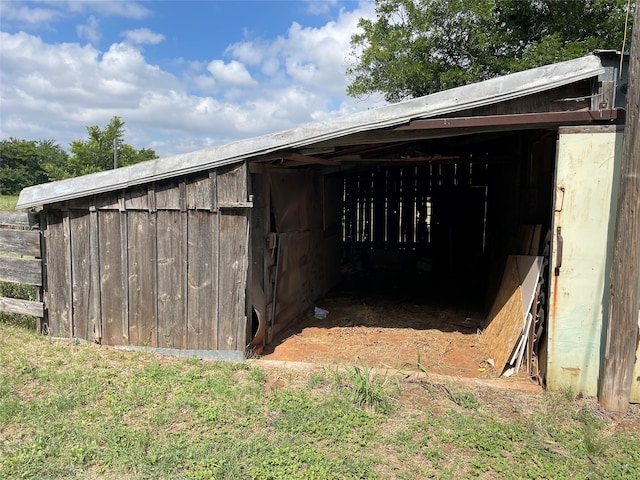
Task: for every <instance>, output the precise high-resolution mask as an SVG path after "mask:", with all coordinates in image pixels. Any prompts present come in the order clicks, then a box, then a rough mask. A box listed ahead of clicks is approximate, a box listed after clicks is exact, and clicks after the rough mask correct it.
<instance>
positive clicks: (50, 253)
mask: <svg viewBox="0 0 640 480" xmlns="http://www.w3.org/2000/svg"><path fill="white" fill-rule="evenodd" d="M69 241H70V239H69V237H68V236H67V235H66V232H65V226H64V222H63V214H62V212H61V211H59V210H53V211H50V212H49V213H48V214H47V230H46V232H45V242H46V245H47V252H46V261H47V292H46V294H45V305H46V307H47V312H48V320H49V334H50V335H52V336H54V337H65V338H70V337H71V336H72V335H73V331H72V325H71V305H72V298H71V296H70V294H69V293H70V288H69V286H68V285H69V283H70V279H71V260H70V259H69V258H68V257H67V252H68V250H67V243H68V242H69Z"/></svg>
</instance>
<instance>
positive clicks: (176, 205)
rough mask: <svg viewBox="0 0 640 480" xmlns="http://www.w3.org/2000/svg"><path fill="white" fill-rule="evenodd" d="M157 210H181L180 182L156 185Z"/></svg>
mask: <svg viewBox="0 0 640 480" xmlns="http://www.w3.org/2000/svg"><path fill="white" fill-rule="evenodd" d="M155 190H156V195H155V196H156V209H158V210H180V187H179V186H178V182H166V183H165V182H163V183H157V184H156V188H155Z"/></svg>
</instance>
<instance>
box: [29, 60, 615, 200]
mask: <svg viewBox="0 0 640 480" xmlns="http://www.w3.org/2000/svg"><path fill="white" fill-rule="evenodd" d="M603 72H604V68H603V67H602V64H601V61H600V58H598V57H597V56H595V55H588V56H586V57H581V58H578V59H574V60H568V61H566V62H560V63H555V64H552V65H546V66H543V67H538V68H534V69H531V70H525V71H522V72H517V73H513V74H510V75H505V76H502V77H497V78H493V79H490V80H486V81H484V82H479V83H474V84H470V85H465V86H462V87H458V88H453V89H450V90H445V91H442V92H437V93H434V94H432V95H427V96H424V97H419V98H415V99H412V100H408V101H405V102H401V103H396V104H392V105H386V106H383V107H379V108H377V109H372V110H366V111H363V112H359V113H355V114H352V115H348V116H345V117H341V118H337V119H334V120H329V121H327V122H324V123H315V124H307V125H303V126H301V127H297V128H294V129H291V130H286V131H283V132H277V133H272V134H268V135H263V136H260V137H254V138H249V139H245V140H240V141H237V142H233V143H229V144H226V145H221V146H217V147H209V148H206V149H202V150H197V151H195V152H190V153H185V154H180V155H175V156H171V157H165V158H160V159H157V160H150V161H146V162H142V163H139V164H135V165H131V166H128V167H122V168H118V169H115V170H108V171H104V172H98V173H94V174H90V175H84V176H82V177H76V178H71V179H67V180H60V181H56V182H52V183H45V184H41V185H35V186H32V187H28V188H25V189H23V190H22V191H21V192H20V197H19V199H18V204H17V208H28V207H33V206H37V205H47V204H50V203H57V202H63V201H67V200H72V199H75V198H81V197H86V196H90V195H96V194H100V193H105V192H108V191H114V190H121V189H124V188H127V187H130V186H134V185H140V184H144V183H149V182H153V181H158V180H163V179H167V178H171V177H178V176H182V175H188V174H191V173H195V172H197V171H201V170H205V169H210V168H215V167H220V166H224V165H229V164H233V163H236V162H239V161H243V160H246V159H250V158H251V157H254V156H258V155H264V154H267V153H272V152H274V151H277V150H281V149H285V148H286V149H291V148H299V147H303V146H308V145H311V144H314V143H318V142H322V141H327V140H331V139H334V138H338V137H342V136H346V135H350V134H353V133H358V132H363V131H369V130H374V129H379V128H387V127H392V126H397V125H401V124H404V123H407V122H409V121H410V120H413V119H419V118H429V117H435V116H441V115H447V114H450V113H454V112H458V111H463V110H467V109H471V108H476V107H482V106H485V105H490V104H493V103H498V102H504V101H508V100H512V99H515V98H520V97H524V96H527V95H532V94H535V93H540V92H543V91H546V90H550V89H553V88H556V87H559V86H562V85H567V84H570V83H574V82H578V81H581V80H585V79H588V78H592V77H596V76H597V75H600V74H601V73H603Z"/></svg>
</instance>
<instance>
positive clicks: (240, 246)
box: [217, 213, 248, 350]
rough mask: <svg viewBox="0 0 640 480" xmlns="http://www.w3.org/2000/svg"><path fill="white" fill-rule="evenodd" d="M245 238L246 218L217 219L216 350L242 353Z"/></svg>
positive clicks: (238, 216) (244, 315) (222, 216)
mask: <svg viewBox="0 0 640 480" xmlns="http://www.w3.org/2000/svg"><path fill="white" fill-rule="evenodd" d="M247 235H248V229H247V217H246V215H234V214H226V213H223V214H221V215H220V257H219V262H220V263H219V269H220V270H219V272H220V273H219V281H220V283H219V285H218V289H219V296H220V303H219V305H218V310H219V314H218V345H217V348H218V349H219V350H242V349H244V347H245V340H246V318H247V317H246V304H245V291H246V278H247V268H248V258H247V255H248V246H247V243H248V236H247Z"/></svg>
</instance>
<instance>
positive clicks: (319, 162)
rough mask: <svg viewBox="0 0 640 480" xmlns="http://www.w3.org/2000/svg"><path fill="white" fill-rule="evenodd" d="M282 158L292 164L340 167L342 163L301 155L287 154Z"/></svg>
mask: <svg viewBox="0 0 640 480" xmlns="http://www.w3.org/2000/svg"><path fill="white" fill-rule="evenodd" d="M282 158H284V159H285V160H290V161H292V162H300V163H307V164H312V165H331V166H334V165H340V163H339V162H336V161H335V160H327V159H326V158H320V157H312V156H310V155H302V154H301V153H285V154H284V155H282Z"/></svg>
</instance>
